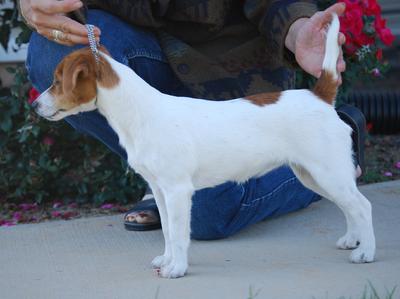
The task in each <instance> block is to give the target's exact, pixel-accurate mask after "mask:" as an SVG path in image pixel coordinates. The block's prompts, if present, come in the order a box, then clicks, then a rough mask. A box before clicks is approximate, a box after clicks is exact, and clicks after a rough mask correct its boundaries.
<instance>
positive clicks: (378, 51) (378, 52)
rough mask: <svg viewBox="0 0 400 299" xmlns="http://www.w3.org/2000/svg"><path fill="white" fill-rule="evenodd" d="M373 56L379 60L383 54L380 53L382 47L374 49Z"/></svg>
mask: <svg viewBox="0 0 400 299" xmlns="http://www.w3.org/2000/svg"><path fill="white" fill-rule="evenodd" d="M375 56H376V59H378V60H381V59H382V57H383V55H382V49H378V50H376V53H375Z"/></svg>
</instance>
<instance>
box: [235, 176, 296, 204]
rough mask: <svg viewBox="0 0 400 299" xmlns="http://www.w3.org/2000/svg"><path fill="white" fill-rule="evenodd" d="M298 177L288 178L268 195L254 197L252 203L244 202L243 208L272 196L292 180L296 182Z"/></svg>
mask: <svg viewBox="0 0 400 299" xmlns="http://www.w3.org/2000/svg"><path fill="white" fill-rule="evenodd" d="M296 179H297V177H296V176H293V177H291V178H290V179H287V180H286V181H284V182H282V183H281V184H280V185H279V186H278V187H276V188H275V189H274V190H272V191H271V192H269V193H268V194H266V195H263V196H261V197H258V198H255V199H253V200H252V201H251V202H250V203H243V204H242V207H241V208H247V207H250V206H252V205H253V204H254V203H255V202H257V201H260V200H264V199H265V198H267V197H271V196H273V195H274V194H275V193H276V192H278V191H279V190H281V189H282V188H283V187H284V186H285V185H287V184H290V183H292V182H294V181H295V180H296Z"/></svg>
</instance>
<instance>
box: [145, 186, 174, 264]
mask: <svg viewBox="0 0 400 299" xmlns="http://www.w3.org/2000/svg"><path fill="white" fill-rule="evenodd" d="M149 185H150V188H151V190H152V191H153V195H154V198H155V200H156V203H157V208H158V212H159V213H160V219H161V227H162V231H163V235H164V241H165V248H164V254H163V255H159V256H157V257H155V258H154V259H153V261H152V262H151V265H152V266H153V267H154V268H162V267H164V266H165V265H168V264H169V263H170V262H171V259H172V252H171V245H170V240H169V230H168V213H167V206H166V204H165V198H164V195H163V193H162V191H161V189H160V188H159V187H158V186H156V185H155V184H151V183H149Z"/></svg>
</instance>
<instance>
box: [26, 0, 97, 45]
mask: <svg viewBox="0 0 400 299" xmlns="http://www.w3.org/2000/svg"><path fill="white" fill-rule="evenodd" d="M82 5H83V3H82V2H81V1H80V0H61V1H55V0H20V8H21V14H22V16H23V17H24V18H25V20H26V22H27V23H28V24H29V25H30V26H32V27H33V28H34V29H35V30H36V31H37V32H38V33H39V34H40V35H43V36H44V37H46V38H47V39H49V40H52V41H55V42H57V43H59V44H62V45H67V46H72V45H76V44H88V43H89V41H88V38H87V30H86V27H85V26H84V25H82V24H80V23H78V22H76V21H74V20H72V19H71V18H69V17H67V16H66V14H67V13H69V12H71V11H74V10H77V9H79V8H81V7H82ZM94 33H95V36H96V39H97V40H99V36H100V29H99V28H97V27H96V28H95V30H94Z"/></svg>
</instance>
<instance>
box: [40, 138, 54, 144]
mask: <svg viewBox="0 0 400 299" xmlns="http://www.w3.org/2000/svg"><path fill="white" fill-rule="evenodd" d="M42 143H43V144H45V145H48V146H52V145H53V144H54V139H53V137H50V136H44V137H43V140H42Z"/></svg>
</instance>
